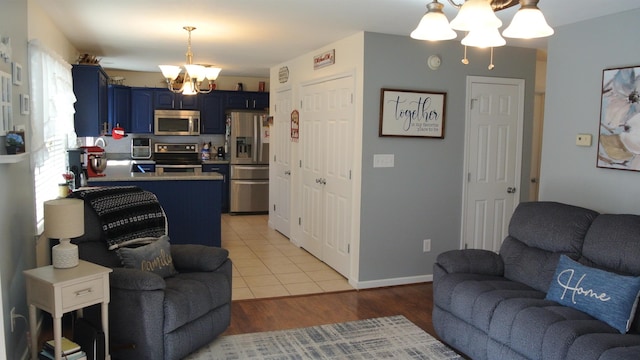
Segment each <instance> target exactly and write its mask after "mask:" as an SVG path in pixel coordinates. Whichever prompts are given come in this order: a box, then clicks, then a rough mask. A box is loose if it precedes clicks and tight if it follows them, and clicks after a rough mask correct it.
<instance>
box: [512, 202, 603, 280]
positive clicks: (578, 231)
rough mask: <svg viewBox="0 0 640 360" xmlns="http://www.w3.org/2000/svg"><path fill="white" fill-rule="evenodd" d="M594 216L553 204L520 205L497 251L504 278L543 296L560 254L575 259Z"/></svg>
mask: <svg viewBox="0 0 640 360" xmlns="http://www.w3.org/2000/svg"><path fill="white" fill-rule="evenodd" d="M597 215H598V213H597V212H595V211H593V210H589V209H585V208H581V207H577V206H572V205H567V204H562V203H557V202H545V201H541V202H524V203H520V204H519V205H518V207H517V208H516V210H515V211H514V213H513V216H512V217H511V221H510V223H509V235H508V236H507V238H506V239H505V240H504V241H503V243H502V246H501V248H500V256H501V257H502V260H503V262H504V276H505V277H506V278H507V279H511V280H514V281H518V282H522V283H524V284H527V285H529V286H531V287H532V288H534V289H536V290H539V291H544V292H546V291H547V289H548V287H549V283H550V281H551V277H552V276H553V273H554V271H555V268H556V265H557V263H558V258H559V254H560V253H564V254H567V255H569V256H570V257H572V258H578V256H579V253H580V251H581V249H582V244H583V241H584V237H585V234H586V233H587V231H588V229H589V226H590V225H591V223H592V221H593V219H595V218H596V216H597Z"/></svg>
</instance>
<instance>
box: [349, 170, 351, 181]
mask: <svg viewBox="0 0 640 360" xmlns="http://www.w3.org/2000/svg"><path fill="white" fill-rule="evenodd" d="M349 180H351V170H349Z"/></svg>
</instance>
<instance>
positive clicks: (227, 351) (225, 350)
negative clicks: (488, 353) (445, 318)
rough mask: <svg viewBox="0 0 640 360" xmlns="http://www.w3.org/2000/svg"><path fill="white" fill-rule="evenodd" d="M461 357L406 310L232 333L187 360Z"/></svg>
mask: <svg viewBox="0 0 640 360" xmlns="http://www.w3.org/2000/svg"><path fill="white" fill-rule="evenodd" d="M212 359H216V360H217V359H225V360H231V359H242V360H244V359H265V360H275V359H279V360H280V359H282V360H284V359H349V360H352V359H353V360H355V359H429V360H444V359H447V360H448V359H462V357H461V356H459V355H458V354H456V353H455V352H454V351H453V350H451V349H450V348H448V347H447V346H445V345H444V344H442V343H441V342H439V341H438V340H436V339H435V338H433V337H432V336H431V335H429V334H427V333H426V332H424V331H423V330H422V329H420V328H419V327H417V326H416V325H415V324H413V323H412V322H411V321H409V320H407V318H405V317H404V316H402V315H398V316H390V317H381V318H375V319H367V320H358V321H351V322H345V323H339V324H331V325H321V326H313V327H308V328H300V329H290V330H280V331H270V332H261V333H252V334H241V335H229V336H222V337H220V338H218V339H216V340H215V341H214V342H212V343H211V344H209V345H208V346H206V347H204V348H202V349H200V350H199V351H197V352H196V353H193V354H191V355H190V356H188V357H187V358H185V360H212Z"/></svg>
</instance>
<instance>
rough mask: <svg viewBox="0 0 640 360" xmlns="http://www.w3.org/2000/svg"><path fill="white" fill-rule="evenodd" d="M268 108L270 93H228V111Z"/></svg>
mask: <svg viewBox="0 0 640 360" xmlns="http://www.w3.org/2000/svg"><path fill="white" fill-rule="evenodd" d="M268 108H269V93H268V92H254V91H237V92H233V91H229V92H228V93H227V109H230V110H236V109H249V110H265V109H268Z"/></svg>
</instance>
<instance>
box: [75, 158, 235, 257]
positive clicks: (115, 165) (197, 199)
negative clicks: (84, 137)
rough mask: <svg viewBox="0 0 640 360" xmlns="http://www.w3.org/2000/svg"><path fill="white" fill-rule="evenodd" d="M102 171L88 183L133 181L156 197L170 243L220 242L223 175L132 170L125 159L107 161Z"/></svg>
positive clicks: (123, 184) (101, 184)
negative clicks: (166, 223) (139, 171)
mask: <svg viewBox="0 0 640 360" xmlns="http://www.w3.org/2000/svg"><path fill="white" fill-rule="evenodd" d="M104 174H105V176H100V177H92V178H89V179H88V185H89V186H132V185H133V186H138V187H140V188H142V189H145V190H148V191H151V192H152V193H154V194H155V195H156V196H157V197H158V201H159V202H160V205H162V208H163V209H164V211H165V213H166V215H167V221H168V227H169V239H170V241H171V243H174V244H202V245H209V246H218V247H219V246H220V244H221V234H220V231H221V226H220V220H221V219H220V216H221V209H220V204H221V194H222V183H223V180H224V176H223V175H221V174H219V173H216V172H207V173H202V174H189V173H169V174H166V173H165V174H160V175H157V174H155V173H132V172H131V164H130V162H129V161H109V164H108V165H107V168H106V170H105V172H104Z"/></svg>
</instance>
